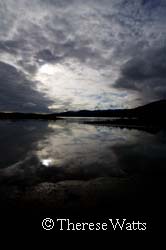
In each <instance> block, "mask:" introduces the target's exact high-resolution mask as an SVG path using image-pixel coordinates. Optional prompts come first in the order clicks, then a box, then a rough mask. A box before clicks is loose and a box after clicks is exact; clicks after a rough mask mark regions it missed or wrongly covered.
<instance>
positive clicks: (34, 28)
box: [0, 0, 166, 112]
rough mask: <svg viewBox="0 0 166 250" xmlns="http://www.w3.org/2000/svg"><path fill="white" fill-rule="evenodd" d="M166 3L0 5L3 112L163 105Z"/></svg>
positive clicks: (2, 1) (77, 0)
mask: <svg viewBox="0 0 166 250" xmlns="http://www.w3.org/2000/svg"><path fill="white" fill-rule="evenodd" d="M165 12H166V1H165V0H132V1H129V0H102V1H99V0H87V1H81V0H0V20H1V21H0V110H1V111H2V110H3V111H27V112H28V111H35V112H36V111H37V112H39V111H40V112H50V111H63V110H66V109H70V110H79V109H96V108H97V109H108V108H126V107H133V106H136V105H139V104H142V103H146V102H149V101H152V100H156V99H160V98H165V97H166V87H165V81H166V47H165V41H166V39H165V38H166V31H165V23H166V15H165Z"/></svg>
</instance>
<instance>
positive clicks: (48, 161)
mask: <svg viewBox="0 0 166 250" xmlns="http://www.w3.org/2000/svg"><path fill="white" fill-rule="evenodd" d="M40 161H41V163H42V165H43V166H45V167H57V166H59V165H60V160H56V159H51V158H48V159H41V160H40Z"/></svg>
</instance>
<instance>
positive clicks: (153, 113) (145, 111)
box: [0, 100, 166, 123]
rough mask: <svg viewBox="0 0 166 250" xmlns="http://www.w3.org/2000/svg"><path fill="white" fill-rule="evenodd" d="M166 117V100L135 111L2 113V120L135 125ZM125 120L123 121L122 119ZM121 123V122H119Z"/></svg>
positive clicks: (0, 116) (0, 114)
mask: <svg viewBox="0 0 166 250" xmlns="http://www.w3.org/2000/svg"><path fill="white" fill-rule="evenodd" d="M165 116H166V100H160V101H156V102H152V103H149V104H147V105H144V106H140V107H137V108H134V109H116V110H92V111H91V110H80V111H68V112H62V113H53V114H36V113H4V112H0V119H42V120H56V119H59V117H116V118H121V122H122V121H123V122H124V120H125V119H124V118H128V119H130V120H131V119H134V118H135V119H134V120H133V121H129V120H128V122H129V123H133V122H135V121H136V119H137V123H143V122H145V121H149V120H150V121H156V122H161V121H163V120H164V118H165ZM122 118H123V119H122ZM119 121H120V120H119Z"/></svg>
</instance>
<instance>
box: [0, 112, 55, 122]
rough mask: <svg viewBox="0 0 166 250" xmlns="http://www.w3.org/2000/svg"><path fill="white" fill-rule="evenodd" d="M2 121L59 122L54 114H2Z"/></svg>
mask: <svg viewBox="0 0 166 250" xmlns="http://www.w3.org/2000/svg"><path fill="white" fill-rule="evenodd" d="M0 119H12V120H14V119H15V120H17V119H20V120H22V119H23V120H24V119H26V120H30V119H35V120H37V119H40V120H57V119H60V118H57V117H56V116H55V115H54V114H35V113H4V112H0Z"/></svg>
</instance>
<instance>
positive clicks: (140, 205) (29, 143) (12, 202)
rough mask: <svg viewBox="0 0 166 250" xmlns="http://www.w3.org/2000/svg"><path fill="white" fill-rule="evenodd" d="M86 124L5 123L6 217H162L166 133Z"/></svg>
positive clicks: (2, 197) (0, 141)
mask: <svg viewBox="0 0 166 250" xmlns="http://www.w3.org/2000/svg"><path fill="white" fill-rule="evenodd" d="M83 122H84V119H80V121H79V120H77V119H73V120H72V119H67V120H59V121H56V122H46V121H16V122H11V121H0V202H1V209H2V211H3V215H4V211H7V213H8V214H10V215H11V214H12V213H14V212H17V214H20V213H24V214H25V215H26V216H27V215H28V213H37V214H39V213H40V214H45V215H49V214H50V213H51V214H53V215H56V216H57V215H58V214H59V213H63V214H66V215H68V214H69V213H72V215H73V214H77V215H79V216H84V215H85V214H86V215H87V214H88V215H89V214H91V215H94V214H96V215H97V216H101V217H103V218H104V216H106V215H109V216H111V215H112V216H113V215H117V216H119V217H122V216H136V217H138V218H139V216H143V217H144V218H145V220H149V219H152V218H155V219H156V220H160V219H162V218H163V216H164V213H165V212H164V211H165V206H164V204H165V202H164V200H165V186H166V182H165V176H166V131H164V130H161V131H159V132H158V133H156V134H150V133H147V132H143V131H139V130H133V129H130V130H129V129H124V128H123V129H121V128H112V127H110V126H97V125H86V124H84V123H83Z"/></svg>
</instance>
